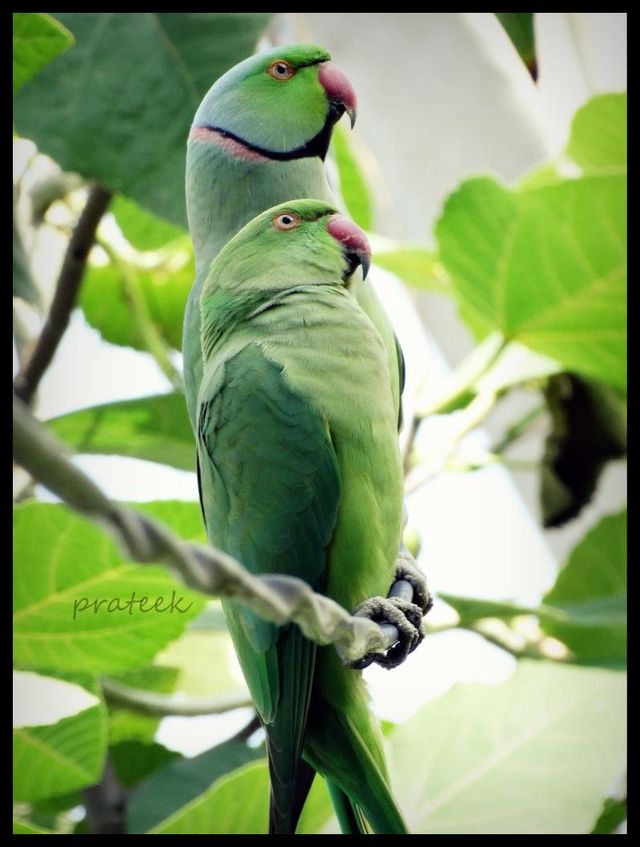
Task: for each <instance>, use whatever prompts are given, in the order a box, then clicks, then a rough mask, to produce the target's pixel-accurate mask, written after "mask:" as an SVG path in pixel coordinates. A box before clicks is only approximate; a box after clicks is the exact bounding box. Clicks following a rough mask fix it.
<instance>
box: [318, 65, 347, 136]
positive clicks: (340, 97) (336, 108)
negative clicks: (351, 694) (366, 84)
mask: <svg viewBox="0 0 640 847" xmlns="http://www.w3.org/2000/svg"><path fill="white" fill-rule="evenodd" d="M318 79H319V81H320V85H321V86H322V87H323V88H324V90H325V91H326V92H327V97H328V98H329V104H330V108H331V109H332V111H333V112H334V113H335V116H336V118H335V119H336V120H338V119H339V118H340V117H342V115H343V114H344V113H345V112H346V113H347V114H348V115H349V120H350V121H351V129H353V127H354V125H355V122H356V109H357V101H356V93H355V91H354V90H353V86H352V85H351V83H350V82H349V80H348V79H347V77H346V76H345V75H344V74H343V73H342V71H341V70H340V69H339V68H337V67H336V66H335V65H334V64H333V62H322V64H320V66H319V68H318Z"/></svg>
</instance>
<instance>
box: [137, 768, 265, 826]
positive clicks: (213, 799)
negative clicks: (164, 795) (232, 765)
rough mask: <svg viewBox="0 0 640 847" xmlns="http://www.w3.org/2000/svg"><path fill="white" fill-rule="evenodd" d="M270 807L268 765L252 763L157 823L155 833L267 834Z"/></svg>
mask: <svg viewBox="0 0 640 847" xmlns="http://www.w3.org/2000/svg"><path fill="white" fill-rule="evenodd" d="M268 806H269V771H268V769H267V765H266V763H264V762H252V763H251V764H248V765H245V766H244V767H242V768H240V769H239V770H237V771H234V772H233V773H231V774H229V775H228V776H223V777H222V778H221V779H218V780H216V782H214V783H213V785H212V786H211V788H210V789H209V790H208V791H206V792H205V793H204V794H201V795H200V796H199V797H197V798H196V799H195V800H192V801H191V802H190V803H188V804H187V805H186V806H184V807H183V808H182V809H180V810H179V811H177V812H175V813H174V814H173V815H171V816H170V817H168V818H167V819H166V820H165V821H163V822H162V823H160V824H158V825H157V826H155V827H154V828H153V829H152V830H151V833H152V834H162V835H170V834H177V835H202V834H206V835H236V834H243V835H244V834H247V835H252V834H266V832H267V816H268Z"/></svg>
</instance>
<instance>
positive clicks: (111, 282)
mask: <svg viewBox="0 0 640 847" xmlns="http://www.w3.org/2000/svg"><path fill="white" fill-rule="evenodd" d="M187 242H188V239H186V240H185V249H184V250H182V251H180V253H175V254H174V255H173V256H172V261H168V262H164V263H162V264H160V265H158V266H156V267H154V268H147V269H145V268H143V267H140V266H138V265H135V264H132V263H130V262H126V261H125V260H124V259H123V260H122V262H121V263H118V264H116V263H113V262H112V263H110V264H108V265H91V264H90V265H89V266H88V268H87V272H86V275H85V279H84V283H83V285H82V289H81V292H80V300H79V303H80V306H81V308H82V310H83V311H84V315H85V318H86V319H87V321H88V322H89V323H90V324H91V326H92V327H94V329H97V330H98V332H99V333H100V335H101V336H102V337H103V338H104V340H105V341H109V342H111V344H119V345H121V346H123V347H133V348H135V349H136V350H147V345H146V343H145V340H144V338H143V336H142V333H141V331H140V328H139V326H138V323H137V320H136V315H135V311H134V309H133V308H132V304H131V299H130V295H129V293H128V291H127V287H126V284H125V279H124V276H123V274H128V275H129V277H130V278H131V280H132V282H133V284H135V285H136V286H138V288H139V290H140V293H141V296H142V297H143V298H144V301H145V303H146V306H147V309H148V311H149V315H150V318H151V320H152V321H153V323H154V325H155V328H156V329H157V330H158V332H159V334H160V335H161V337H162V338H163V339H164V340H165V341H166V343H167V344H168V345H169V346H170V347H173V348H174V349H176V350H179V349H180V348H181V346H182V320H183V315H184V309H185V305H186V302H187V297H188V296H189V291H190V289H191V285H192V284H193V280H194V278H195V265H194V263H193V253H192V250H191V247H190V246H189V245H188V244H187ZM106 303H108V304H109V308H108V309H107V308H105V304H106Z"/></svg>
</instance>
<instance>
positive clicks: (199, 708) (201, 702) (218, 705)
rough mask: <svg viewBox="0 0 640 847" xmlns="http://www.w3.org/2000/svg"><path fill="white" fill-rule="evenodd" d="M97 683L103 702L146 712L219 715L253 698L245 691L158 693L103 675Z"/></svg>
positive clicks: (248, 704) (243, 704) (247, 703)
mask: <svg viewBox="0 0 640 847" xmlns="http://www.w3.org/2000/svg"><path fill="white" fill-rule="evenodd" d="M100 684H101V686H102V691H103V692H104V696H105V699H106V700H107V702H110V703H116V704H118V705H124V706H129V707H132V708H134V709H136V710H137V711H140V712H145V713H146V714H149V715H179V716H181V717H193V716H194V715H220V714H222V713H223V712H228V711H230V710H231V709H242V708H244V707H246V706H251V704H252V702H253V701H252V700H251V697H250V695H249V692H248V691H238V692H232V693H227V694H224V695H223V694H216V695H215V696H212V697H189V698H186V697H184V696H182V695H180V694H160V693H158V692H156V691H145V690H143V689H140V688H133V687H131V686H129V685H124V684H123V683H121V682H116V680H115V679H109V678H107V677H103V678H102V679H101V680H100Z"/></svg>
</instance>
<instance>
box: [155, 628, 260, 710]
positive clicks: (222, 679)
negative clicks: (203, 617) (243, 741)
mask: <svg viewBox="0 0 640 847" xmlns="http://www.w3.org/2000/svg"><path fill="white" fill-rule="evenodd" d="M233 656H234V652H233V646H232V643H231V638H230V637H229V634H228V633H227V632H203V631H200V630H195V631H194V630H188V631H187V632H185V633H184V635H183V636H182V637H181V638H178V639H177V640H176V641H174V642H172V643H171V644H169V646H168V647H166V648H165V649H164V650H163V651H162V652H161V653H159V654H158V656H157V657H156V659H155V661H156V662H157V663H158V664H159V665H168V666H169V667H171V668H176V669H177V670H178V676H177V679H176V682H175V690H176V691H180V692H182V693H184V694H186V695H188V696H190V697H213V696H214V695H216V694H221V695H231V694H237V695H238V696H241V695H242V694H243V693H245V692H246V691H247V688H246V685H245V684H244V681H243V680H242V678H241V677H240V678H239V675H238V674H234V672H233V670H232V661H233ZM214 669H215V670H214ZM247 697H248V694H247Z"/></svg>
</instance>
